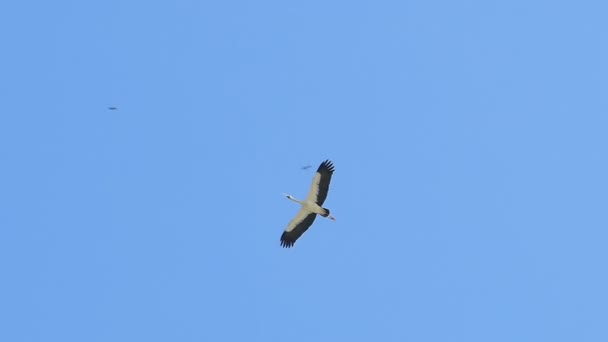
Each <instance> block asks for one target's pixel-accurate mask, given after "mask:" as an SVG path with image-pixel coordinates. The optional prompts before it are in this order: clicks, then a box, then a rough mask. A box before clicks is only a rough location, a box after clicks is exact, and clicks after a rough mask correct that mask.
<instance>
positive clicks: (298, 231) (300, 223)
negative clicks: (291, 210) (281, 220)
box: [281, 208, 317, 248]
mask: <svg viewBox="0 0 608 342" xmlns="http://www.w3.org/2000/svg"><path fill="white" fill-rule="evenodd" d="M315 218H317V214H315V213H311V212H310V211H308V210H305V209H304V208H302V209H300V211H298V214H297V215H296V217H294V218H293V220H291V222H289V224H288V225H287V228H285V231H284V232H283V235H281V246H282V247H286V248H289V247H293V245H294V244H295V243H296V240H297V239H298V238H299V237H300V236H302V234H304V232H305V231H306V230H307V229H308V228H309V227H310V226H311V225H312V223H313V222H314V221H315Z"/></svg>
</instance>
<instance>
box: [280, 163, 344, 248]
mask: <svg viewBox="0 0 608 342" xmlns="http://www.w3.org/2000/svg"><path fill="white" fill-rule="evenodd" d="M333 174H334V165H333V163H332V162H331V161H330V160H325V161H324V162H322V163H321V165H319V168H318V169H317V172H316V173H315V175H314V177H313V178H312V185H311V186H310V190H309V191H308V196H307V197H306V199H305V200H304V201H300V200H297V199H295V198H293V196H291V195H289V194H283V195H284V196H285V197H287V198H288V199H290V200H292V201H294V202H297V203H300V205H301V206H302V207H301V208H300V211H298V214H297V215H296V217H294V218H293V219H292V220H291V221H290V222H289V224H288V225H287V228H285V231H284V232H283V234H282V235H281V247H283V248H291V247H293V245H294V244H295V243H296V240H297V239H298V238H299V237H300V236H302V234H304V232H305V231H306V230H307V229H308V228H310V226H311V225H312V223H313V222H314V221H315V218H317V215H321V216H322V217H326V218H329V219H330V220H332V221H335V220H336V218H335V217H333V216H331V215H330V213H329V209H327V208H323V202H325V199H326V198H327V193H328V192H329V182H330V181H331V176H332V175H333Z"/></svg>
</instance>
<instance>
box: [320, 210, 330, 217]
mask: <svg viewBox="0 0 608 342" xmlns="http://www.w3.org/2000/svg"><path fill="white" fill-rule="evenodd" d="M323 210H325V214H321V216H323V217H327V216H329V209H327V208H323Z"/></svg>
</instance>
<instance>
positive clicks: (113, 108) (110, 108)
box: [108, 107, 118, 110]
mask: <svg viewBox="0 0 608 342" xmlns="http://www.w3.org/2000/svg"><path fill="white" fill-rule="evenodd" d="M108 109H109V110H117V109H118V108H117V107H108Z"/></svg>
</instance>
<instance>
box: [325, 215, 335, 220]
mask: <svg viewBox="0 0 608 342" xmlns="http://www.w3.org/2000/svg"><path fill="white" fill-rule="evenodd" d="M327 218H328V219H330V220H332V221H335V220H336V218H335V217H333V216H331V215H329V216H327Z"/></svg>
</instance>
